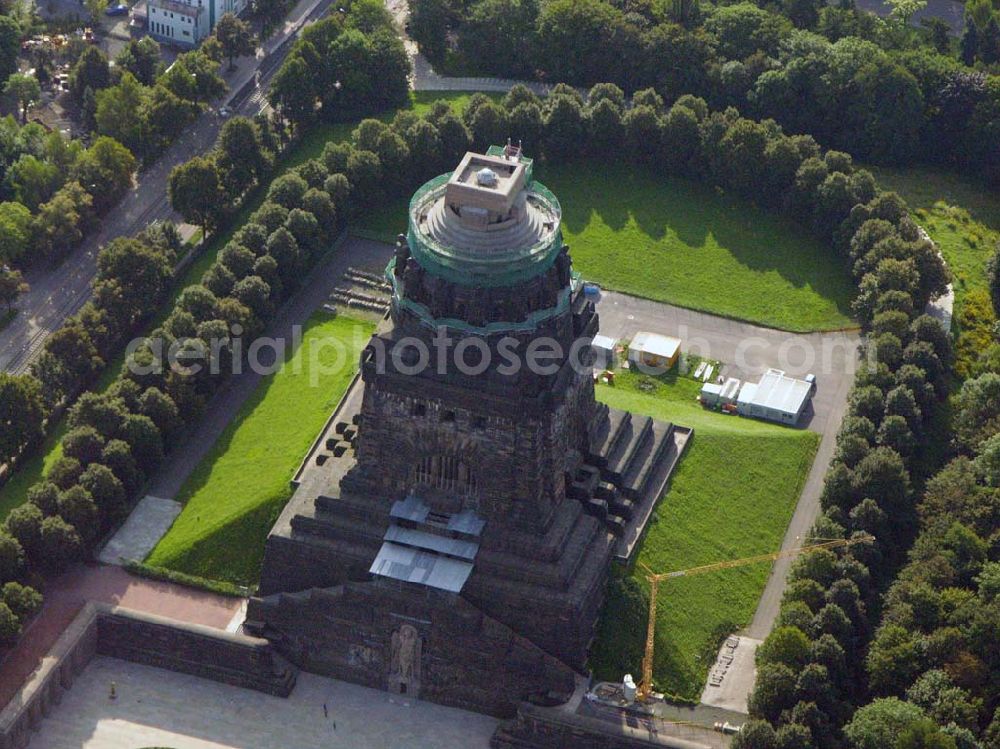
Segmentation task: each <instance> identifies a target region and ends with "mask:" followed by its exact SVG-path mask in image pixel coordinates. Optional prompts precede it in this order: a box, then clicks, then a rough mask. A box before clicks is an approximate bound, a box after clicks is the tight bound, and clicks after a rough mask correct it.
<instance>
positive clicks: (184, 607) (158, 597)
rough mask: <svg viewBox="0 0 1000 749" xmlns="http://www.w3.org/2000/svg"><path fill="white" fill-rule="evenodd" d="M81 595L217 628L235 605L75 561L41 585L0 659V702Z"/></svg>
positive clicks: (80, 601) (7, 697) (18, 683)
mask: <svg viewBox="0 0 1000 749" xmlns="http://www.w3.org/2000/svg"><path fill="white" fill-rule="evenodd" d="M87 601H100V602H103V603H112V604H118V605H121V606H125V607H127V608H130V609H135V610H137V611H144V612H146V613H150V614H158V615H160V616H167V617H170V618H172V619H180V620H182V621H185V622H192V623H195V624H204V625H205V626H208V627H215V628H217V629H226V627H227V626H228V625H229V623H230V622H231V621H232V619H233V617H234V616H236V615H237V613H238V612H239V610H240V605H241V601H240V599H238V598H225V597H223V596H217V595H215V594H214V593H207V592H204V591H200V590H193V589H192V588H185V587H183V586H180V585H174V584H173V583H165V582H157V581H154V580H147V579H145V578H141V577H136V576H134V575H131V574H129V573H128V572H125V570H123V569H121V568H120V567H106V566H103V565H102V566H97V565H80V566H79V567H76V568H75V569H73V570H70V571H69V572H67V573H66V574H64V575H62V576H60V577H58V578H56V579H55V580H53V581H51V583H50V584H49V585H48V586H47V587H46V588H45V605H44V606H43V607H42V610H41V612H40V613H39V614H38V616H37V617H36V618H35V619H34V621H33V622H32V623H31V625H30V626H29V628H28V629H27V631H25V632H24V634H23V635H22V637H21V639H20V641H19V642H18V644H17V647H15V648H14V649H13V650H12V651H11V652H10V653H8V654H7V656H6V657H5V658H4V660H3V662H2V663H0V705H6V704H7V703H8V702H9V701H10V699H11V697H13V696H14V694H15V693H16V692H17V690H18V689H19V688H20V687H21V684H23V683H24V681H25V679H27V678H28V676H30V675H31V673H32V672H33V671H34V670H35V669H36V668H37V667H38V665H39V664H40V663H41V662H42V659H43V658H44V657H45V656H46V654H47V653H48V652H49V650H50V649H51V647H52V646H53V645H54V644H55V641H56V640H57V639H59V635H61V634H62V633H63V630H65V629H66V627H68V626H69V624H70V622H72V621H73V618H74V617H75V616H76V615H77V614H78V613H79V611H80V609H81V608H83V605H84V603H86V602H87ZM38 746H45V744H38Z"/></svg>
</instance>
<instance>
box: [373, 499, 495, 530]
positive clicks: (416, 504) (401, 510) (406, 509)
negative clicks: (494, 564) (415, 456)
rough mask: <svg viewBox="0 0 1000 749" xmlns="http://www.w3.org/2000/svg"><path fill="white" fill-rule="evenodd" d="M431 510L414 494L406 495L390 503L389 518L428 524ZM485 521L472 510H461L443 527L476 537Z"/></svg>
mask: <svg viewBox="0 0 1000 749" xmlns="http://www.w3.org/2000/svg"><path fill="white" fill-rule="evenodd" d="M430 512H431V508H430V507H429V506H427V504H425V503H424V501H423V500H421V499H420V497H418V496H416V495H415V494H408V495H407V496H406V498H405V499H400V500H397V501H395V502H393V503H392V509H390V510H389V516H390V517H392V518H394V519H396V520H409V521H410V522H411V523H416V524H418V525H424V524H428V523H430V522H431V521H430V520H428V515H430ZM485 525H486V521H485V520H483V519H482V518H481V517H479V515H477V514H476V513H475V512H474V511H473V510H462V511H461V512H459V513H456V514H454V515H452V516H450V517H449V518H448V522H447V524H444V525H443V526H439V527H444V528H445V529H446V530H449V531H454V532H455V533H463V534H466V535H469V536H478V535H479V534H481V533H482V532H483V526H485Z"/></svg>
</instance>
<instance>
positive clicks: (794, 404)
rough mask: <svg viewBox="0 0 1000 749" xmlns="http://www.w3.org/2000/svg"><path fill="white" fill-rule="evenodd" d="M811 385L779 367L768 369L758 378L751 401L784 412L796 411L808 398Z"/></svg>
mask: <svg viewBox="0 0 1000 749" xmlns="http://www.w3.org/2000/svg"><path fill="white" fill-rule="evenodd" d="M811 392H812V387H811V386H810V384H809V383H808V382H806V381H805V380H797V379H795V378H794V377H789V376H787V375H786V374H785V373H784V372H782V371H781V370H780V369H769V370H767V372H765V373H764V375H763V376H762V377H761V378H760V382H759V383H758V385H757V391H756V393H755V395H754V396H753V403H754V404H755V405H759V406H762V407H764V408H771V409H774V410H776V411H784V412H785V413H798V412H799V411H800V410H801V409H802V406H803V405H804V404H805V402H806V401H807V400H808V399H809V396H810V394H811Z"/></svg>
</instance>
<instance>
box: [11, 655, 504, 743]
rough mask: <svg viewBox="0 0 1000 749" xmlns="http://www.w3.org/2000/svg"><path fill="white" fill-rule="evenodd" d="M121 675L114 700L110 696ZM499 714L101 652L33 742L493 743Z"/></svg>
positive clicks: (333, 684) (323, 682) (317, 681)
mask: <svg viewBox="0 0 1000 749" xmlns="http://www.w3.org/2000/svg"><path fill="white" fill-rule="evenodd" d="M112 682H114V683H115V690H116V693H117V696H116V698H115V699H114V700H112V699H110V698H109V689H110V685H111V683H112ZM324 704H325V705H326V707H327V709H326V715H324V712H323V705H324ZM496 723H497V721H496V720H494V719H492V718H488V717H486V716H484V715H477V714H475V713H468V712H463V711H460V710H455V709H453V708H447V707H442V706H440V705H435V704H432V703H429V702H423V701H420V700H406V699H400V698H399V697H396V696H394V695H390V694H388V693H386V692H381V691H376V690H372V689H366V688H364V687H359V686H355V685H353V684H347V683H345V682H342V681H335V680H333V679H325V678H322V677H319V676H313V675H311V674H300V675H299V678H298V682H297V683H296V686H295V689H294V690H293V691H292V693H291V695H289V696H288V697H287V698H282V697H273V696H271V695H267V694H262V693H260V692H255V691H252V690H249V689H238V688H234V687H230V686H228V685H225V684H219V683H217V682H215V681H209V680H207V679H200V678H197V677H194V676H187V675H184V674H178V673H174V672H171V671H165V670H163V669H156V668H151V667H149V666H142V665H138V664H135V663H129V662H127V661H122V660H118V659H116V658H105V657H98V658H95V659H94V660H93V661H92V662H91V663H90V665H89V666H88V667H87V669H86V670H85V671H84V672H83V674H81V676H80V677H79V679H78V680H77V682H76V684H74V686H73V688H72V689H71V690H70V691H69V692H67V693H66V695H65V696H64V697H63V699H62V702H61V704H60V705H59V706H58V707H57V708H56V709H55V711H54V712H53V713H52V715H51V716H50V717H49V718H48V719H47V720H45V721H44V722H43V723H42V725H41V728H40V730H39V731H38V733H36V734H35V735H34V736H33V737H32V739H31V743H30V744H29V745H28V746H29V747H30V749H136V748H137V747H147V746H162V747H170V748H171V749H276V748H277V747H288V748H289V749H291V748H292V747H294V748H295V749H313V748H315V749H319V748H320V747H324V748H326V747H343V749H371V747H407V749H423V748H425V747H426V748H427V749H430V748H431V747H434V748H435V749H476V748H477V747H481V748H482V749H485V747H488V746H489V739H490V735H491V734H492V733H493V730H494V728H495V727H496ZM334 725H336V728H334Z"/></svg>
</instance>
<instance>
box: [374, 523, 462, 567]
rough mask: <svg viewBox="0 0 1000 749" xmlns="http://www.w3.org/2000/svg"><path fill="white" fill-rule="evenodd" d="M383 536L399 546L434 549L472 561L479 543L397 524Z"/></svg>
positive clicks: (390, 527) (391, 526) (440, 552)
mask: <svg viewBox="0 0 1000 749" xmlns="http://www.w3.org/2000/svg"><path fill="white" fill-rule="evenodd" d="M383 538H384V539H385V540H386V541H392V542H394V543H397V544H399V545H401V546H410V547H412V548H415V549H424V550H426V551H435V552H437V553H439V554H444V555H445V556H449V557H456V558H458V559H467V560H469V561H472V560H473V559H475V558H476V552H477V551H479V544H477V543H476V542H475V541H465V540H463V539H460V538H448V537H447V536H439V535H437V534H436V533H428V532H427V531H421V530H417V529H415V528H403V527H402V526H399V525H390V526H389V527H388V528H387V529H386V531H385V536H383Z"/></svg>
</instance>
